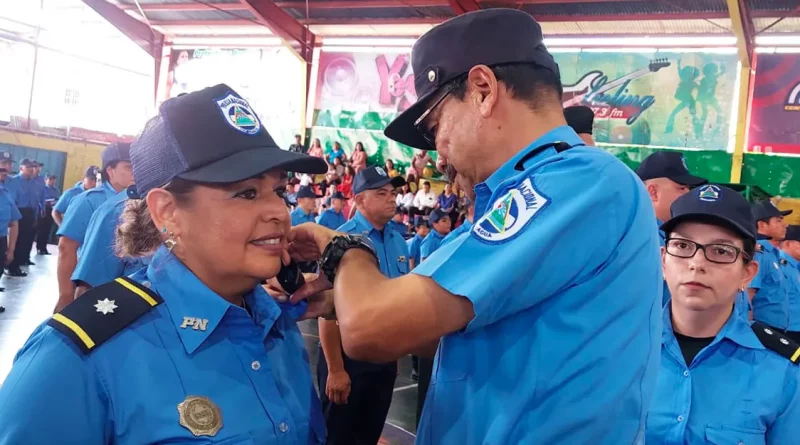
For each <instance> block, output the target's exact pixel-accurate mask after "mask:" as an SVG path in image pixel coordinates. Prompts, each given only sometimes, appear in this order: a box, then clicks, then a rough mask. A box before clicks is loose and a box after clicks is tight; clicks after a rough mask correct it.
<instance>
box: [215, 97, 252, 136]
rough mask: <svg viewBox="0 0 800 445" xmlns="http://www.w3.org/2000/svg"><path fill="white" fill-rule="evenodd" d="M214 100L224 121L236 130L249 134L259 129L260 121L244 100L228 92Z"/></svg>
mask: <svg viewBox="0 0 800 445" xmlns="http://www.w3.org/2000/svg"><path fill="white" fill-rule="evenodd" d="M216 102H217V107H219V110H220V111H221V112H222V117H224V118H225V122H227V123H228V125H230V126H231V127H233V128H234V129H236V130H237V131H240V132H242V133H244V134H249V135H251V136H252V135H255V134H258V132H259V131H261V121H259V120H258V116H256V113H255V112H254V111H253V109H252V108H250V104H248V103H247V101H246V100H244V99H242V98H241V97H238V96H236V95H234V94H233V93H228V94H227V95H226V96H225V97H223V98H221V99H216Z"/></svg>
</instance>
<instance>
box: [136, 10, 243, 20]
mask: <svg viewBox="0 0 800 445" xmlns="http://www.w3.org/2000/svg"><path fill="white" fill-rule="evenodd" d="M146 14H147V19H148V20H151V21H167V22H170V21H177V20H183V21H189V20H255V18H256V17H255V16H254V15H253V13H251V12H250V11H247V10H242V11H217V10H215V9H207V10H205V11H147V12H146Z"/></svg>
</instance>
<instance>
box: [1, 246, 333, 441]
mask: <svg viewBox="0 0 800 445" xmlns="http://www.w3.org/2000/svg"><path fill="white" fill-rule="evenodd" d="M131 278H132V279H133V280H134V281H136V282H139V283H149V285H150V288H151V290H152V291H154V292H156V293H158V294H159V295H160V296H161V297H162V298H163V299H164V303H163V304H161V305H159V306H156V307H155V308H153V309H152V310H151V311H150V312H148V313H147V314H145V315H144V316H142V317H141V318H139V319H137V320H136V321H134V322H133V323H132V324H131V325H129V326H128V327H127V328H125V329H124V330H122V331H121V332H119V333H118V334H116V335H115V336H114V337H112V338H111V339H109V340H108V341H106V342H105V343H103V344H101V345H99V346H97V347H96V348H95V349H94V350H93V351H92V352H91V353H90V354H88V355H84V354H83V353H82V352H81V351H80V350H79V349H78V347H77V346H75V345H74V343H72V341H70V340H67V338H66V337H65V336H64V335H63V334H62V333H61V332H58V331H57V330H55V329H53V328H52V327H50V326H48V325H41V326H40V327H39V328H37V329H36V331H34V333H33V335H32V336H31V337H30V338H29V339H28V341H27V343H26V344H25V345H24V346H23V347H22V349H21V350H20V352H19V353H18V354H17V357H16V359H15V362H14V367H13V368H12V370H11V373H10V374H9V376H8V379H7V380H6V381H5V383H4V384H3V386H2V387H0V444H1V445H20V444H31V445H33V444H65V445H67V444H75V445H101V444H115V445H142V444H153V443H176V444H177V443H182V444H188V443H209V444H211V443H215V444H216V443H219V444H223V443H224V444H226V445H227V444H231V445H233V444H248V445H249V444H259V445H260V444H263V445H273V444H287V445H301V444H302V445H306V444H322V443H324V442H325V423H324V419H323V417H322V411H321V408H320V403H319V399H318V398H317V393H316V391H315V390H314V386H313V384H312V381H311V373H310V370H309V366H310V365H309V361H308V354H307V353H306V349H305V344H304V341H303V337H302V335H301V334H300V331H299V330H298V328H297V323H296V321H295V319H294V318H293V317H292V316H290V315H289V312H287V311H282V309H281V306H279V305H278V304H277V303H276V302H275V301H274V300H273V299H272V298H271V297H270V296H269V295H267V293H266V292H265V291H264V290H263V289H262V288H261V286H257V287H255V288H254V289H253V291H251V292H250V293H248V294H247V295H246V296H245V300H246V302H247V305H248V307H250V308H251V310H252V312H253V318H251V317H250V316H249V315H248V313H247V312H246V311H245V310H244V309H242V308H241V307H238V306H234V305H231V304H230V303H228V302H227V301H226V300H224V299H223V298H222V297H220V296H219V295H217V294H215V293H214V292H212V291H211V290H210V289H209V288H208V287H206V286H205V285H204V284H203V283H202V282H201V281H200V280H199V279H198V278H197V277H196V276H195V275H194V274H193V273H192V272H191V271H189V270H188V269H187V268H186V267H185V266H184V265H183V263H181V262H180V261H179V260H178V259H177V258H175V257H174V256H172V255H171V254H169V253H168V252H167V251H166V249H165V248H162V249H161V250H159V251H158V252H157V253H156V254H155V256H154V257H153V260H152V263H151V264H150V266H149V268H147V269H144V270H141V271H140V272H139V273H137V274H135V275H134V276H132V277H131ZM86 297H87V295H84V296H83V297H81V298H86ZM184 317H194V318H199V319H204V320H208V324H207V326H206V329H205V330H201V329H192V328H191V327H188V328H181V325H182V324H183V321H184ZM184 326H185V325H184ZM55 370H57V371H58V372H54V371H55ZM188 395H193V396H205V397H208V398H209V399H210V400H211V402H213V403H214V404H215V405H216V406H217V407H219V409H220V411H221V415H222V429H220V430H219V432H218V433H217V435H216V436H215V437H213V438H206V440H203V438H196V437H194V436H193V435H192V433H191V432H190V431H189V430H188V429H187V428H184V427H183V426H181V424H180V422H179V414H178V409H177V406H178V404H179V403H181V402H183V401H184V400H185V399H186V397H187V396H188Z"/></svg>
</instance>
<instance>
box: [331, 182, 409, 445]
mask: <svg viewBox="0 0 800 445" xmlns="http://www.w3.org/2000/svg"><path fill="white" fill-rule="evenodd" d="M403 184H405V179H403V178H402V177H401V176H396V177H394V178H390V177H389V176H388V175H387V174H386V171H384V170H383V169H382V168H380V167H367V168H365V169H363V170H361V171H359V172H358V173H357V174H356V177H355V178H354V180H353V193H355V205H356V208H357V211H356V214H355V216H354V217H353V219H351V220H350V221H348V222H346V223H345V224H344V225H343V226H341V227H340V228H339V231H340V232H344V233H353V234H359V235H363V236H366V237H368V238H369V239H370V241H372V244H373V246H374V247H375V250H376V252H377V254H378V262H379V263H380V271H381V273H382V274H383V275H384V276H386V277H388V278H396V277H400V276H403V275H405V274H407V273H408V248H407V246H406V243H405V240H404V239H403V236H402V235H401V234H400V233H398V232H397V231H396V230H395V229H394V228H393V227H391V226H390V225H389V224H388V223H389V221H390V220H391V219H392V217H393V216H394V214H395V196H396V191H395V189H396V188H397V187H401V186H402V185H403ZM365 297H366V296H365ZM381 297H382V296H381V295H378V294H375V295H370V296H369V297H368V298H376V299H378V298H381ZM319 337H320V343H321V345H322V347H321V348H320V349H319V361H318V362H317V375H318V379H319V382H318V383H319V388H320V398H321V399H322V410H323V412H324V413H325V423H326V426H327V427H328V445H374V444H377V443H378V439H380V435H381V431H383V424H384V422H385V421H386V415H387V414H388V413H389V406H390V405H391V403H392V392H393V390H394V380H395V378H396V377H397V362H396V361H394V360H392V361H388V362H387V363H380V364H373V363H367V362H363V361H358V360H353V359H351V358H350V357H348V356H347V355H346V354H345V353H343V352H342V343H341V335H340V333H339V326H338V325H337V323H336V321H331V320H324V319H320V320H319Z"/></svg>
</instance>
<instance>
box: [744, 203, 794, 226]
mask: <svg viewBox="0 0 800 445" xmlns="http://www.w3.org/2000/svg"><path fill="white" fill-rule="evenodd" d="M752 210H753V218H755V219H756V221H767V220H768V219H770V218H773V217H775V216H786V215H791V214H792V211H791V210H780V209H779V208H778V207H776V206H775V204H773V203H772V201H770V200H769V199H766V200H764V201H760V202H757V203H754V204H753V209H752Z"/></svg>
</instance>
